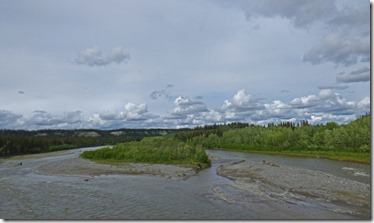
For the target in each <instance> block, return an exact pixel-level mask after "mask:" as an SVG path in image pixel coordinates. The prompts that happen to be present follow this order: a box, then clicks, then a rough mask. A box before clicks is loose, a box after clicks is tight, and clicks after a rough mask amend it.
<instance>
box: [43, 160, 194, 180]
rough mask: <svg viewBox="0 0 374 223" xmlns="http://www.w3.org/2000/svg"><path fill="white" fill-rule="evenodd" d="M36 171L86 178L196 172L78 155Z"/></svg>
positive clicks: (176, 175) (177, 175)
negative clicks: (87, 158) (111, 162)
mask: <svg viewBox="0 0 374 223" xmlns="http://www.w3.org/2000/svg"><path fill="white" fill-rule="evenodd" d="M36 172H37V173H39V174H45V175H60V176H83V177H86V179H89V178H90V177H95V176H98V175H110V174H112V175H113V174H131V175H138V174H145V175H157V176H162V177H166V178H171V179H187V178H189V177H191V176H193V175H195V174H196V173H197V170H195V169H193V168H186V167H180V166H175V165H166V164H143V163H116V164H105V163H97V162H93V161H89V160H86V159H83V158H80V157H75V158H71V159H66V160H62V161H59V162H53V163H46V164H43V165H40V166H38V167H37V168H36Z"/></svg>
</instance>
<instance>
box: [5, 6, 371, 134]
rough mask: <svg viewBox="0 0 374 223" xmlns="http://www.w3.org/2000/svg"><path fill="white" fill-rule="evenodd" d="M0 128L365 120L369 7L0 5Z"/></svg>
mask: <svg viewBox="0 0 374 223" xmlns="http://www.w3.org/2000/svg"><path fill="white" fill-rule="evenodd" d="M0 3H1V8H0V30H1V35H0V129H29V130H36V129H75V128H95V129H118V128H182V127H193V126H199V125H207V124H213V123H230V122H246V123H250V124H258V125H266V124H267V123H269V122H275V123H278V122H281V121H292V122H299V121H301V120H308V121H309V122H310V123H312V124H320V123H326V122H331V121H334V122H337V123H340V124H344V123H348V122H350V121H352V120H355V119H356V118H357V117H358V116H360V115H364V114H366V113H368V112H370V101H371V100H370V77H371V75H370V74H371V72H370V69H371V68H370V60H371V57H370V56H371V55H370V2H369V1H368V0H355V1H351V0H313V1H312V0H261V1H259V0H235V1H231V0H178V1H175V0H136V1H134V0H105V1H104V0H64V1H61V0H33V1H28V0H12V1H7V0H0Z"/></svg>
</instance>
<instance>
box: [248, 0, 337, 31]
mask: <svg viewBox="0 0 374 223" xmlns="http://www.w3.org/2000/svg"><path fill="white" fill-rule="evenodd" d="M242 8H243V10H244V12H245V14H246V16H247V18H248V19H250V18H251V17H257V16H263V17H281V18H286V19H289V20H291V21H292V22H293V23H294V24H295V26H296V27H305V26H308V25H310V24H312V23H314V22H315V21H317V20H321V19H324V18H329V17H331V15H334V14H336V11H337V9H336V6H335V2H334V1H326V0H313V1H310V0H297V1H295V0H261V1H257V0H253V1H246V2H245V3H244V4H242Z"/></svg>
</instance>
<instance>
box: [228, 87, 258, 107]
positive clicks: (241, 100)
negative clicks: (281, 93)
mask: <svg viewBox="0 0 374 223" xmlns="http://www.w3.org/2000/svg"><path fill="white" fill-rule="evenodd" d="M264 108H265V107H264V106H263V105H262V104H260V103H258V100H257V99H256V98H253V97H252V96H251V95H248V94H246V92H245V89H241V90H239V91H238V92H237V93H236V94H235V95H234V96H233V97H232V98H231V99H229V100H225V101H224V104H223V105H222V109H224V110H233V111H240V110H245V111H248V110H261V109H264Z"/></svg>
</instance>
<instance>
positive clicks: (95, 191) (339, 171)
mask: <svg viewBox="0 0 374 223" xmlns="http://www.w3.org/2000/svg"><path fill="white" fill-rule="evenodd" d="M92 149H97V147H92V148H83V149H76V150H69V151H63V152H58V153H54V155H46V156H40V157H38V156H35V157H24V158H23V157H22V156H21V157H18V158H17V159H16V160H14V159H10V160H0V204H1V208H0V218H1V219H12V220H14V219H17V220H25V219H27V220H35V219H51V220H52V219H53V220H60V219H76V220H77V219H82V220H83V219H106V220H138V219H161V220H182V219H210V220H214V219H230V220H240V219H246V220H254V219H367V218H370V210H368V207H357V209H356V210H353V211H356V212H357V213H359V212H360V213H364V214H352V213H342V212H336V211H331V210H334V208H338V207H339V204H332V203H326V202H324V201H316V200H314V199H309V198H308V199H305V200H304V201H300V202H298V203H287V202H278V201H275V200H267V199H264V198H261V197H259V196H256V195H254V194H250V193H248V192H246V191H243V190H241V189H239V188H237V187H235V185H234V182H233V181H232V180H230V179H228V178H225V177H222V176H219V175H218V174H217V173H216V170H217V168H218V167H219V166H221V165H223V164H227V163H231V162H235V161H238V160H252V161H258V162H260V161H263V160H266V161H267V162H273V163H278V164H281V165H287V166H292V167H297V168H304V169H308V170H314V171H320V172H324V173H327V174H331V175H334V176H337V177H342V178H345V179H349V180H352V181H355V182H359V183H364V184H368V185H370V182H371V178H370V165H365V164H359V163H353V162H343V161H333V160H328V159H315V158H300V157H290V156H281V155H263V154H252V153H240V152H227V151H221V150H207V153H208V154H209V155H210V156H212V157H214V159H213V161H212V166H211V167H210V168H208V169H205V170H202V171H200V172H198V173H197V174H196V175H194V176H191V177H189V178H187V179H170V178H166V177H162V176H153V175H126V174H101V175H95V176H93V177H90V179H89V180H87V177H84V176H79V175H58V174H42V173H40V172H38V171H36V170H37V169H38V167H40V166H41V165H45V164H47V163H49V164H51V163H58V162H62V161H66V160H69V159H77V157H79V154H80V153H81V152H82V151H84V150H92ZM20 162H22V165H19V164H20ZM368 199H370V198H368ZM342 206H344V207H345V208H356V207H351V206H348V207H347V205H346V204H344V205H343V204H342ZM363 209H365V210H363Z"/></svg>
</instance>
